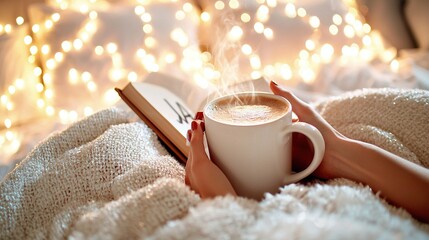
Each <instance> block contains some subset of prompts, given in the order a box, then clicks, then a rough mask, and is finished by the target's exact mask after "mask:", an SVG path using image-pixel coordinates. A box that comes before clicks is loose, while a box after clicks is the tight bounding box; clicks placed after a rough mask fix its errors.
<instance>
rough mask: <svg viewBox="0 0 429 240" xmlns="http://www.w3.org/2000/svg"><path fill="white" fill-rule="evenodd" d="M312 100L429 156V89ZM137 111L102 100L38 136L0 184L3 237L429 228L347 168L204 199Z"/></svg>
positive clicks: (274, 235)
mask: <svg viewBox="0 0 429 240" xmlns="http://www.w3.org/2000/svg"><path fill="white" fill-rule="evenodd" d="M317 109H318V110H319V111H320V112H321V113H322V114H323V115H324V116H325V117H326V118H327V120H328V121H329V122H330V123H331V124H333V125H334V126H335V127H336V128H337V129H339V130H340V131H341V132H343V133H344V134H345V135H348V136H349V137H352V138H355V139H360V140H363V141H367V142H370V143H373V144H376V145H379V146H381V147H383V148H385V149H387V150H389V151H392V152H394V153H396V154H398V155H401V156H404V157H406V158H408V159H410V161H413V162H415V163H417V164H420V165H423V166H425V167H428V166H429V164H428V162H429V148H428V139H429V92H427V91H419V90H412V91H400V90H392V89H390V90H389V89H383V90H362V91H357V92H352V93H349V94H347V95H342V96H340V97H336V98H333V99H329V100H327V101H324V102H322V103H318V104H317ZM130 119H132V117H131V116H130V112H126V111H123V110H119V109H114V108H113V109H106V110H104V111H101V112H98V113H96V114H94V115H92V116H90V117H88V118H86V119H84V120H82V121H80V122H77V123H75V124H73V125H72V126H70V127H69V128H68V129H66V130H65V131H62V132H60V133H57V134H54V135H52V136H50V137H48V138H47V139H46V140H45V141H43V142H42V143H40V144H39V145H38V146H37V147H36V148H35V149H34V150H33V151H32V152H31V153H30V154H29V155H28V157H27V158H26V159H25V160H24V161H23V162H22V163H21V164H20V165H19V166H17V167H16V168H15V169H14V170H13V171H12V172H11V173H9V174H8V175H7V176H6V177H5V179H4V180H3V181H2V182H1V184H0V239H62V238H70V239H81V238H85V239H87V238H92V239H139V238H144V239H428V238H429V226H428V225H425V224H421V223H420V222H418V221H416V220H414V219H413V218H412V217H411V216H410V215H409V214H408V213H407V212H406V211H404V210H402V209H399V208H396V207H393V206H391V205H389V204H387V203H386V202H385V201H384V200H382V199H380V198H379V197H378V196H377V194H373V193H372V191H371V189H369V188H368V187H366V186H362V185H360V184H357V183H354V182H351V181H348V180H346V179H334V180H330V181H327V182H322V181H317V180H313V181H310V182H307V183H298V184H291V185H287V186H284V187H282V188H281V191H280V193H278V194H276V195H266V197H265V199H263V200H262V201H260V202H256V201H253V200H248V199H244V198H233V197H230V196H228V197H218V198H215V199H212V200H205V201H202V200H200V198H199V197H198V195H196V194H195V193H194V192H192V191H191V190H190V189H189V188H188V187H187V186H186V185H185V184H184V183H183V182H184V181H183V178H184V168H183V166H182V165H180V164H179V163H178V162H177V161H176V160H175V159H173V158H172V157H171V156H170V155H169V154H168V152H167V151H166V150H165V149H164V148H163V146H162V145H161V144H160V143H159V142H158V139H157V137H156V136H155V135H154V133H153V132H152V131H151V130H150V129H149V128H148V127H147V126H146V125H145V124H143V123H141V122H132V121H130ZM374 161H376V159H374ZM409 197H410V198H412V197H413V196H409Z"/></svg>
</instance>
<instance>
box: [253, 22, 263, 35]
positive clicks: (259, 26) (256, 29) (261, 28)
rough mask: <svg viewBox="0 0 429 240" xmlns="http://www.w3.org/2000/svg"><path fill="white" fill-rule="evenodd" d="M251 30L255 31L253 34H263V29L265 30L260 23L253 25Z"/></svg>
mask: <svg viewBox="0 0 429 240" xmlns="http://www.w3.org/2000/svg"><path fill="white" fill-rule="evenodd" d="M253 28H254V29H255V32H257V33H263V32H264V29H265V27H264V24H263V23H261V22H256V23H255V24H254V25H253Z"/></svg>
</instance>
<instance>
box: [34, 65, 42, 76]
mask: <svg viewBox="0 0 429 240" xmlns="http://www.w3.org/2000/svg"><path fill="white" fill-rule="evenodd" d="M33 73H34V76H36V77H39V76H40V75H42V69H41V68H40V67H35V68H34V69H33Z"/></svg>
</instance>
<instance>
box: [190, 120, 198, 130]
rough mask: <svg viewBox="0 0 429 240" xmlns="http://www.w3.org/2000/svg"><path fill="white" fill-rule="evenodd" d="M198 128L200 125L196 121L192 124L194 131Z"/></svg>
mask: <svg viewBox="0 0 429 240" xmlns="http://www.w3.org/2000/svg"><path fill="white" fill-rule="evenodd" d="M197 127H198V123H197V122H196V121H192V123H191V129H192V131H195V130H196V129H197Z"/></svg>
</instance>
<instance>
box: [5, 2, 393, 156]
mask: <svg viewBox="0 0 429 240" xmlns="http://www.w3.org/2000/svg"><path fill="white" fill-rule="evenodd" d="M174 2H176V1H174ZM255 2H256V4H259V5H257V6H256V8H255V9H256V11H255V12H254V13H250V12H248V11H247V10H245V9H244V8H245V7H247V6H246V5H245V4H241V2H240V1H238V0H228V1H221V0H218V1H212V2H210V3H208V4H212V7H213V8H212V10H210V11H209V10H208V11H203V12H201V13H200V14H199V20H201V21H202V22H204V23H209V22H214V19H213V18H214V15H212V14H214V13H213V12H211V11H223V10H226V9H230V10H232V11H236V12H239V14H238V16H237V19H236V20H237V21H236V24H235V25H233V26H231V27H230V29H227V30H228V31H227V32H228V35H227V40H228V41H232V42H234V43H236V44H238V45H239V47H240V48H239V49H240V53H241V54H242V55H243V56H244V57H245V58H246V59H247V60H248V63H249V65H250V67H251V71H250V78H252V79H256V78H259V77H261V76H263V75H265V76H270V77H280V78H281V79H283V80H285V81H286V82H291V81H292V80H293V79H298V80H299V81H302V82H304V83H306V84H312V83H313V82H314V80H315V78H316V76H317V73H318V70H319V68H320V67H321V64H328V63H331V62H332V61H333V60H334V59H336V57H338V58H339V59H341V60H342V61H344V62H347V61H356V60H357V59H360V60H362V61H366V62H369V61H371V60H373V59H374V58H376V57H377V58H379V59H381V60H382V61H384V62H386V63H389V66H390V67H391V69H392V71H395V72H397V71H398V69H399V68H400V65H399V62H398V61H397V60H395V56H396V49H385V46H384V44H383V41H382V38H381V36H380V35H379V34H377V33H375V32H373V31H372V29H371V26H370V25H368V24H367V23H364V22H363V21H362V18H361V17H360V16H359V15H358V11H357V10H356V9H355V8H354V6H349V9H348V12H347V13H346V14H344V15H340V14H333V16H332V18H331V22H330V23H326V22H321V19H319V17H318V16H314V15H310V14H309V13H308V12H307V10H306V9H305V8H304V7H298V6H297V5H295V1H277V0H256V1H255ZM150 3H151V1H150V0H148V1H137V3H136V6H135V7H134V14H135V15H136V16H138V17H139V18H140V20H141V22H142V27H141V31H142V32H143V33H144V34H145V38H144V41H143V42H142V46H141V47H140V48H139V49H137V50H136V53H135V57H134V58H135V59H136V60H137V62H138V63H139V64H140V65H139V67H141V69H128V68H127V67H126V65H125V64H124V60H123V58H125V57H122V55H121V54H122V53H121V50H122V49H121V47H122V46H121V45H119V44H118V43H116V42H113V41H111V42H104V43H102V42H99V43H97V44H99V45H96V46H93V45H90V44H92V43H91V39H92V37H93V36H94V35H95V34H96V33H97V31H98V30H99V27H98V21H99V19H98V18H99V13H98V12H97V11H98V10H100V9H109V7H111V5H109V4H107V5H106V3H105V1H96V0H82V1H71V0H56V1H52V3H51V4H53V5H55V6H56V7H58V8H59V9H61V10H67V9H73V10H76V11H77V12H80V13H82V14H83V15H86V16H87V19H86V20H85V22H84V24H83V25H82V27H81V29H80V30H79V31H78V32H77V33H76V36H74V37H72V38H70V39H63V40H62V42H61V44H60V46H50V45H42V46H38V45H36V44H35V43H34V42H35V40H34V39H33V37H32V36H37V35H38V34H44V33H47V32H49V31H51V30H52V29H53V28H54V27H55V25H56V24H57V23H59V22H61V21H62V19H63V18H62V15H61V14H62V12H61V11H58V12H54V13H53V14H51V15H50V16H48V17H47V18H46V19H44V20H41V21H40V22H38V23H35V24H33V25H31V26H30V29H31V34H28V35H26V36H24V38H23V40H22V41H23V42H24V44H25V45H26V46H28V52H29V56H28V59H27V61H28V63H29V64H34V63H36V62H37V59H39V56H37V55H38V54H41V55H43V59H44V60H43V64H44V66H46V68H44V69H43V70H42V68H40V67H38V66H35V67H33V68H32V72H31V75H32V76H34V77H36V79H37V78H39V77H40V78H42V80H43V82H35V83H34V84H30V82H29V80H27V79H23V78H19V79H16V80H15V81H14V82H13V83H12V84H11V85H10V86H7V87H6V88H5V92H4V93H0V108H2V109H5V110H7V112H8V115H7V116H6V117H5V118H4V119H2V120H3V124H2V125H3V126H1V125H0V130H1V129H7V131H6V132H4V131H3V132H4V133H3V132H1V133H0V148H2V147H4V146H11V145H7V144H14V146H15V147H16V146H19V145H20V138H19V135H18V134H16V133H15V132H13V130H12V129H13V126H14V125H15V124H14V121H15V118H14V117H13V114H14V110H15V109H16V108H17V107H16V103H15V102H14V101H13V96H15V95H16V94H18V93H19V92H20V91H24V90H25V89H28V88H34V90H35V92H36V93H39V94H40V97H39V98H38V99H37V100H36V102H35V103H34V104H35V106H36V107H37V109H40V110H41V111H42V112H43V113H44V114H45V115H46V116H47V117H57V118H58V119H59V120H60V122H61V123H63V124H69V123H72V122H74V121H76V120H78V119H79V118H80V117H82V116H88V115H90V114H92V113H93V112H94V111H95V109H94V108H93V107H91V106H84V107H83V110H82V112H79V111H78V110H77V109H58V108H56V107H54V104H53V103H52V99H54V97H55V95H56V92H55V90H54V88H53V85H54V83H55V79H54V75H53V72H52V71H54V70H55V69H56V68H58V67H59V66H60V64H61V63H62V62H63V61H64V59H66V57H67V56H68V54H71V53H73V54H75V53H76V52H79V51H84V50H88V49H89V50H90V51H92V53H93V54H94V56H95V57H96V58H97V59H100V58H104V57H107V58H109V59H110V60H111V63H112V66H111V68H110V69H108V71H107V72H108V75H109V79H110V80H111V81H113V82H119V81H121V80H125V81H130V82H134V81H137V80H138V79H140V78H141V77H142V72H141V71H140V70H144V71H147V72H157V71H160V70H161V69H162V68H164V67H168V65H169V64H174V63H178V64H179V65H180V67H181V69H182V70H183V71H184V72H187V73H190V74H191V75H192V79H193V81H194V82H195V83H196V84H197V85H198V86H200V87H202V88H206V87H208V86H209V85H210V84H211V83H216V82H217V81H219V80H220V78H221V76H222V74H221V73H220V71H219V70H218V69H217V67H216V66H215V65H214V62H215V61H214V60H215V59H214V57H213V55H212V53H210V52H201V50H200V49H198V47H195V46H191V36H188V34H187V33H186V32H185V31H184V29H182V28H180V27H175V28H173V29H171V32H170V35H169V37H170V40H171V41H172V44H176V45H178V46H180V47H181V48H182V49H183V52H181V53H180V52H171V51H169V50H165V51H162V53H160V54H155V51H153V50H155V49H161V48H162V47H163V46H161V44H160V43H159V42H158V40H159V39H157V37H156V36H157V35H156V34H155V33H156V29H155V28H154V26H155V25H152V24H153V23H152V21H154V19H153V17H155V15H153V16H152V13H151V11H150V8H148V7H146V5H145V4H150ZM177 4H182V5H181V8H180V9H178V10H177V11H176V12H175V15H174V17H175V19H176V20H177V21H182V20H184V19H186V17H187V16H188V14H192V13H193V12H195V10H196V9H195V7H194V5H193V4H192V3H191V2H190V1H184V3H179V2H177ZM241 8H243V9H241ZM208 9H211V8H208ZM278 9H280V12H281V13H282V14H283V16H284V17H285V18H289V19H298V20H300V21H301V22H303V23H304V24H307V25H308V26H309V27H310V28H311V29H313V32H312V34H311V36H309V37H308V38H307V39H306V40H305V42H304V45H303V46H304V49H302V50H301V51H299V54H298V55H297V56H295V61H293V62H290V63H285V62H274V63H268V64H267V63H264V62H263V61H262V60H263V59H262V58H261V56H259V52H258V49H257V46H252V43H250V42H246V41H245V39H246V38H245V37H246V35H247V34H249V33H248V32H247V31H248V30H250V31H254V32H255V33H256V34H259V35H261V36H262V37H264V39H265V40H267V41H271V40H273V39H275V38H276V32H275V30H273V28H272V26H270V17H271V14H272V13H273V12H274V11H278ZM23 24H27V22H26V21H25V19H24V18H23V17H22V16H18V17H17V18H16V19H15V22H14V23H13V24H0V34H10V33H11V32H13V31H14V30H15V27H14V26H15V25H16V26H21V25H23ZM196 24H197V23H196ZM322 28H326V30H327V32H328V33H329V34H330V35H332V36H341V37H345V38H347V39H349V40H350V42H349V43H347V44H345V45H344V46H342V47H340V48H338V47H334V46H333V45H332V44H330V43H329V42H322V41H321V38H320V34H321V31H320V30H321V29H322ZM274 29H275V28H274ZM323 30H324V29H323ZM262 51H263V49H262ZM66 71H68V76H67V80H68V81H67V83H69V84H71V85H78V84H83V86H85V88H86V91H89V92H92V93H97V92H98V91H100V86H98V85H97V82H96V80H95V75H94V77H93V75H92V73H91V72H89V71H86V70H85V69H77V68H74V67H73V66H71V67H69V69H68V70H66ZM101 94H102V95H103V100H102V101H104V103H105V104H106V106H109V105H112V104H114V103H115V102H116V101H117V100H118V99H119V97H118V95H117V93H116V92H115V91H114V90H112V89H109V90H107V91H105V92H104V93H101ZM6 133H7V134H6ZM6 135H7V136H6Z"/></svg>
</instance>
